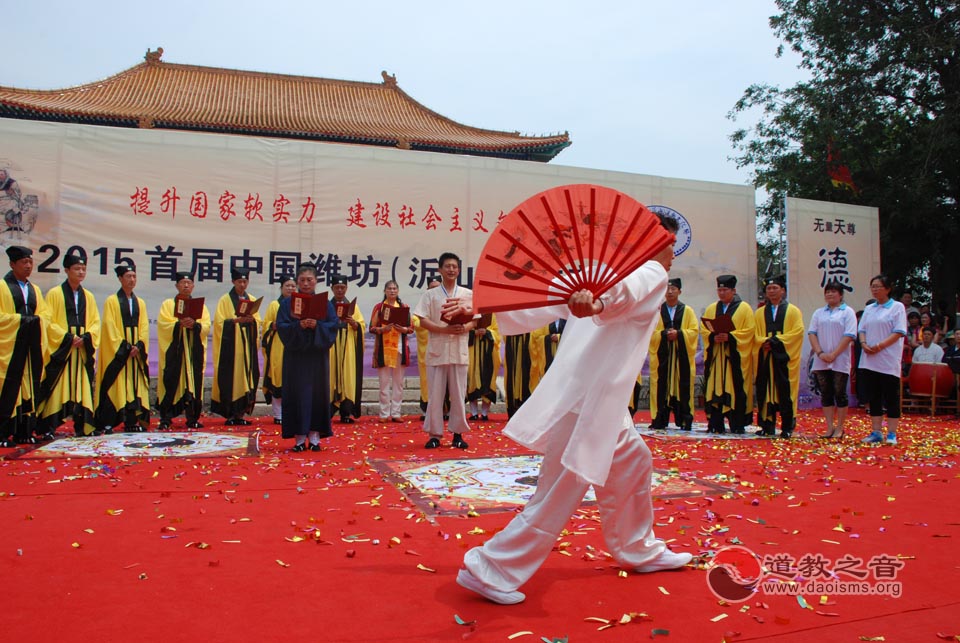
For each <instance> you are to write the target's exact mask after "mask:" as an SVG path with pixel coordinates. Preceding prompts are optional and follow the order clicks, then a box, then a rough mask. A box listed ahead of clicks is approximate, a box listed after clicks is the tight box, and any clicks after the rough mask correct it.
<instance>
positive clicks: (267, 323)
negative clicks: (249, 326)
mask: <svg viewBox="0 0 960 643" xmlns="http://www.w3.org/2000/svg"><path fill="white" fill-rule="evenodd" d="M279 310H280V300H279V299H275V300H274V301H271V302H270V305H269V306H267V311H266V312H265V313H264V314H263V323H262V324H261V325H260V336H261V337H262V338H263V339H261V340H260V344H261V345H262V346H263V397H264V399H266V400H267V402H268V403H269V402H270V401H271V400H273V399H274V398H276V399H278V400H279V399H281V398H282V397H283V394H282V391H283V342H282V341H280V336H279V335H277V329H276V328H275V327H274V325H275V323H276V321H277V311H279Z"/></svg>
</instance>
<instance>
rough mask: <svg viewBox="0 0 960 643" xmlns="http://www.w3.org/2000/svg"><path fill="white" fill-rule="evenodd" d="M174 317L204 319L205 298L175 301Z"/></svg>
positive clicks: (177, 299) (178, 299)
mask: <svg viewBox="0 0 960 643" xmlns="http://www.w3.org/2000/svg"><path fill="white" fill-rule="evenodd" d="M173 315H174V317H176V318H177V319H183V318H184V317H189V318H190V319H195V320H200V319H203V297H191V298H190V299H180V298H179V297H177V298H176V299H174V300H173Z"/></svg>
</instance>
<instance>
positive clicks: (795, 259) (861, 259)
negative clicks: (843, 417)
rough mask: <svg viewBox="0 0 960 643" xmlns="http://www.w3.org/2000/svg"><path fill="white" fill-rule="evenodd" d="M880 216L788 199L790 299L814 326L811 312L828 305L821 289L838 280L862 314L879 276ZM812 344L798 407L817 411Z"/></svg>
mask: <svg viewBox="0 0 960 643" xmlns="http://www.w3.org/2000/svg"><path fill="white" fill-rule="evenodd" d="M879 217H880V215H879V210H878V209H877V208H868V207H864V206H859V205H847V204H843V203H829V202H826V201H810V200H807V199H794V198H788V199H787V200H786V224H787V259H788V261H787V265H788V266H789V274H788V279H787V286H788V290H787V298H788V299H789V300H790V302H791V303H793V304H795V305H797V306H799V308H800V310H801V311H802V312H803V320H804V324H805V325H806V327H807V328H809V326H810V318H811V317H812V316H813V311H815V310H816V309H817V308H820V307H822V306H824V305H825V304H824V301H823V287H824V286H825V285H826V284H827V283H828V282H830V281H838V282H840V284H842V285H843V287H844V301H845V302H846V304H847V305H848V306H851V307H852V308H853V309H854V310H862V309H863V307H864V304H865V303H866V301H867V300H868V299H869V298H870V279H871V278H873V276H874V275H876V274H878V273H879V272H880V218H879ZM810 357H811V356H810V344H809V342H806V341H805V342H804V346H803V368H802V369H801V377H802V380H801V382H800V403H801V405H803V406H811V405H813V406H817V405H818V404H819V400H816V399H814V398H813V397H812V396H811V395H810V389H809V386H808V379H809V367H810V361H811V360H810Z"/></svg>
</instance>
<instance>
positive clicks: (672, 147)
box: [0, 0, 803, 184]
mask: <svg viewBox="0 0 960 643" xmlns="http://www.w3.org/2000/svg"><path fill="white" fill-rule="evenodd" d="M3 5H6V8H5V10H4V17H5V29H4V36H3V38H2V39H0V59H2V60H3V61H4V63H3V65H2V66H0V85H3V86H7V87H21V88H31V89H60V88H65V87H72V86H75V85H81V84H84V83H88V82H92V81H96V80H100V79H103V78H106V77H108V76H111V75H113V74H116V73H118V72H120V71H123V70H124V69H127V68H129V67H132V66H134V65H136V64H138V63H139V62H141V61H142V60H143V55H144V53H145V52H146V50H147V49H148V48H150V49H155V48H157V47H163V49H164V54H163V60H164V61H166V62H175V63H184V64H193V65H205V66H212V67H226V68H233V69H247V70H256V71H265V72H273V73H282V74H298V75H306V76H317V77H325V78H339V79H346V80H356V81H366V82H380V81H381V76H380V72H381V70H386V71H388V72H389V73H391V74H396V77H397V81H398V84H399V86H400V87H401V88H402V89H403V90H404V91H406V92H407V93H408V94H409V95H410V96H412V97H413V98H414V99H416V100H418V101H420V102H421V103H423V104H424V105H426V106H427V107H428V108H430V109H433V110H434V111H436V112H438V113H440V114H443V115H444V116H447V117H449V118H451V119H453V120H455V121H458V122H461V123H464V124H466V125H471V126H475V127H482V128H489V129H498V130H508V131H520V132H522V133H524V134H536V135H543V134H552V133H555V132H563V131H568V132H569V133H570V138H571V140H572V141H573V145H572V146H571V147H569V148H567V149H566V150H564V151H563V152H561V153H560V154H559V155H558V156H557V157H556V159H554V161H552V163H554V164H561V165H571V166H578V167H588V168H595V169H601V170H617V171H624V172H635V173H639V174H652V175H657V176H666V177H678V178H686V179H697V180H703V181H719V182H724V183H737V184H744V183H749V180H750V176H749V172H748V170H747V169H740V170H738V169H737V168H736V166H735V164H734V163H733V162H732V161H730V160H728V157H730V156H731V155H732V154H733V149H732V148H731V146H730V142H729V138H728V137H729V135H730V133H731V132H732V131H733V130H734V129H735V127H736V126H737V124H735V123H733V122H731V121H729V120H728V119H727V118H726V115H727V113H728V112H729V111H730V109H731V108H732V106H733V104H734V103H735V102H736V100H737V99H738V98H739V97H740V96H741V94H742V93H743V90H744V89H745V88H746V87H747V86H748V85H750V84H752V83H757V82H767V83H772V84H778V85H781V86H789V85H792V84H793V83H795V82H796V81H797V80H799V79H800V78H802V77H803V76H802V73H801V72H800V71H799V70H798V69H797V58H796V57H795V56H785V57H783V58H779V59H778V58H776V57H775V52H776V48H777V45H778V42H777V40H776V38H775V37H774V35H773V33H772V31H771V30H770V27H769V17H770V16H771V15H773V14H774V13H776V6H775V5H774V2H773V0H734V1H733V2H723V3H721V2H715V1H711V2H707V1H694V0H675V1H674V2H650V1H646V0H633V1H626V0H621V1H620V2H595V3H586V2H582V1H580V2H572V1H567V0H552V1H550V2H540V1H536V2H532V1H531V2H524V1H523V0H514V1H513V2H502V1H500V0H495V1H494V0H487V1H485V2H475V3H469V4H468V3H463V2H457V1H455V0H446V1H444V2H433V1H431V2H417V1H415V0H406V1H404V2H396V1H395V2H381V1H379V0H378V1H375V2H363V1H360V0H355V1H354V2H352V3H351V2H342V1H340V2H325V1H320V0H317V1H309V0H300V1H299V2H293V1H290V0H272V1H266V2H264V1H260V2H251V1H248V0H232V1H230V2H226V1H221V0H215V1H214V0H209V1H208V0H193V1H192V2H185V1H183V0H167V1H163V2H136V1H127V0H125V1H122V2H121V1H105V0H100V1H97V0H94V1H90V2H76V1H69V2H67V1H64V0H34V1H33V2H20V3H16V4H14V5H10V4H8V3H3ZM3 5H0V6H3ZM590 5H594V6H593V7H591V8H588V6H590Z"/></svg>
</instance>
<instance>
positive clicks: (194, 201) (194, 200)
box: [190, 191, 208, 219]
mask: <svg viewBox="0 0 960 643" xmlns="http://www.w3.org/2000/svg"><path fill="white" fill-rule="evenodd" d="M207 205H208V202H207V193H206V192H202V191H198V192H195V193H194V194H193V196H192V197H190V216H193V217H196V218H198V219H206V218H207Z"/></svg>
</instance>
